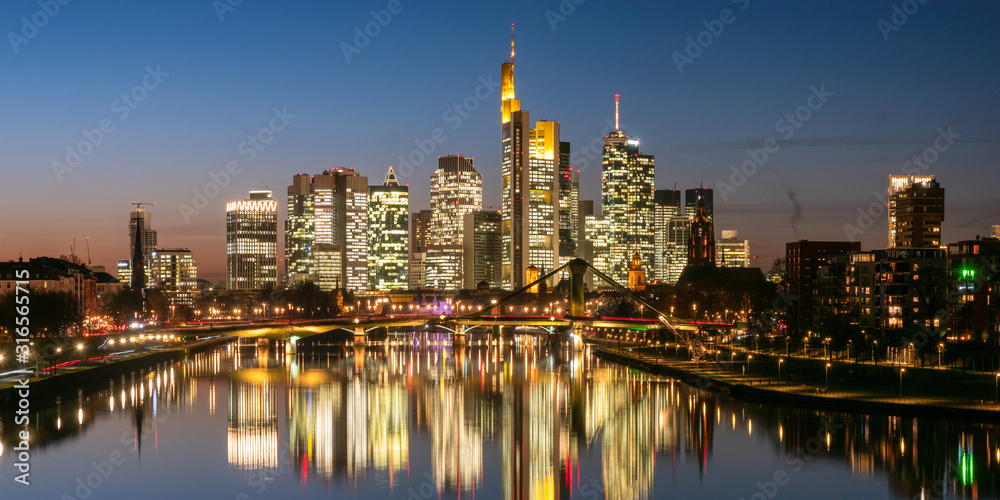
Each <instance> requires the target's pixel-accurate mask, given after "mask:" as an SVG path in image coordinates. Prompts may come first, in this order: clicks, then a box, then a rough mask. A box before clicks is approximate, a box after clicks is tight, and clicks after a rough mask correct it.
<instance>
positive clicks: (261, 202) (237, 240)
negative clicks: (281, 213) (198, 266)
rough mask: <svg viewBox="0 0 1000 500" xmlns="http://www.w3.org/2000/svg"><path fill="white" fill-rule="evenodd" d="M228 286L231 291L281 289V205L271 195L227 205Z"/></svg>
mask: <svg viewBox="0 0 1000 500" xmlns="http://www.w3.org/2000/svg"><path fill="white" fill-rule="evenodd" d="M226 282H227V288H229V289H230V290H263V289H267V288H276V287H277V285H278V202H277V201H276V200H274V199H272V198H271V192H270V191H250V199H248V200H242V201H231V202H229V203H227V204H226Z"/></svg>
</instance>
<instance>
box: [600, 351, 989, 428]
mask: <svg viewBox="0 0 1000 500" xmlns="http://www.w3.org/2000/svg"><path fill="white" fill-rule="evenodd" d="M595 354H596V355H598V356H599V357H602V358H604V359H607V360H610V361H614V362H617V363H620V364H623V365H626V366H630V367H633V368H637V369H640V370H642V371H645V372H647V373H651V374H657V375H668V376H671V377H674V378H679V379H681V380H683V381H685V382H687V383H689V384H691V385H694V386H695V387H699V388H703V389H708V390H715V391H718V392H722V393H726V394H730V395H732V396H734V397H737V398H740V399H745V400H755V401H768V402H786V403H790V404H795V405H805V406H809V407H825V408H831V409H840V410H847V411H865V412H878V413H891V414H912V413H917V414H922V415H930V416H940V417H948V418H963V419H973V420H983V419H984V420H995V419H997V418H998V417H1000V405H998V404H997V400H996V385H995V384H996V383H997V382H1000V380H998V377H996V376H995V374H990V373H987V374H983V373H969V372H965V373H963V372H962V371H961V370H955V369H938V368H920V367H914V366H902V367H901V366H893V365H886V364H884V363H882V364H879V365H878V366H876V365H874V364H872V363H856V362H853V361H848V360H836V359H834V360H828V359H826V358H805V357H798V356H790V357H789V356H776V355H772V354H760V353H747V352H743V351H732V350H720V351H719V352H718V353H717V354H715V355H713V356H712V357H711V358H709V359H707V360H698V361H694V360H691V359H690V358H689V357H688V356H687V353H686V349H685V348H683V347H682V348H680V349H676V348H675V347H666V348H664V347H659V348H656V347H643V348H639V347H627V346H622V347H621V348H619V347H617V346H611V345H609V346H607V347H605V348H603V349H598V350H596V351H595Z"/></svg>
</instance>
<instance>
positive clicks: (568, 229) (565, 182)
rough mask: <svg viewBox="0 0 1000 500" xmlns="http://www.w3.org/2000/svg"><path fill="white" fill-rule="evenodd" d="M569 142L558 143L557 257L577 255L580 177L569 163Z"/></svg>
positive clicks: (562, 258) (565, 258)
mask: <svg viewBox="0 0 1000 500" xmlns="http://www.w3.org/2000/svg"><path fill="white" fill-rule="evenodd" d="M569 158H570V143H569V142H566V141H561V142H560V143H559V258H560V259H561V260H564V261H565V260H567V259H568V258H570V257H572V256H577V251H576V246H577V239H576V237H577V226H578V225H579V224H578V222H577V218H578V216H579V200H580V179H579V174H580V173H579V172H574V171H573V168H572V167H570V164H569Z"/></svg>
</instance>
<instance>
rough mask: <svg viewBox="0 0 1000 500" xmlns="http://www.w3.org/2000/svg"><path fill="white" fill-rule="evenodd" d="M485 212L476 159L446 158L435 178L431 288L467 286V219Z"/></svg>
mask: <svg viewBox="0 0 1000 500" xmlns="http://www.w3.org/2000/svg"><path fill="white" fill-rule="evenodd" d="M482 209H483V176H482V174H480V173H479V171H478V170H476V167H475V165H474V161H473V159H472V158H465V157H462V156H457V155H456V156H444V157H441V158H439V159H438V169H437V170H436V171H435V172H434V173H433V174H432V175H431V224H430V228H429V229H430V231H429V235H428V238H429V240H430V241H429V244H428V245H427V256H426V262H425V264H424V266H425V269H426V273H427V285H428V286H432V287H434V288H438V289H441V290H458V289H461V288H462V286H463V284H464V283H463V282H464V279H463V276H462V274H463V271H464V268H465V267H464V265H463V263H462V254H463V252H464V250H463V247H462V245H463V238H462V231H463V229H464V217H465V214H467V213H472V212H475V211H480V210H482Z"/></svg>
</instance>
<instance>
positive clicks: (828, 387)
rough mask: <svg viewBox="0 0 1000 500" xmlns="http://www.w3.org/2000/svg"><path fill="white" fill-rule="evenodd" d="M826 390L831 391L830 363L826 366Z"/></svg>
mask: <svg viewBox="0 0 1000 500" xmlns="http://www.w3.org/2000/svg"><path fill="white" fill-rule="evenodd" d="M826 390H828V391H829V390H830V363H827V364H826Z"/></svg>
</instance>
